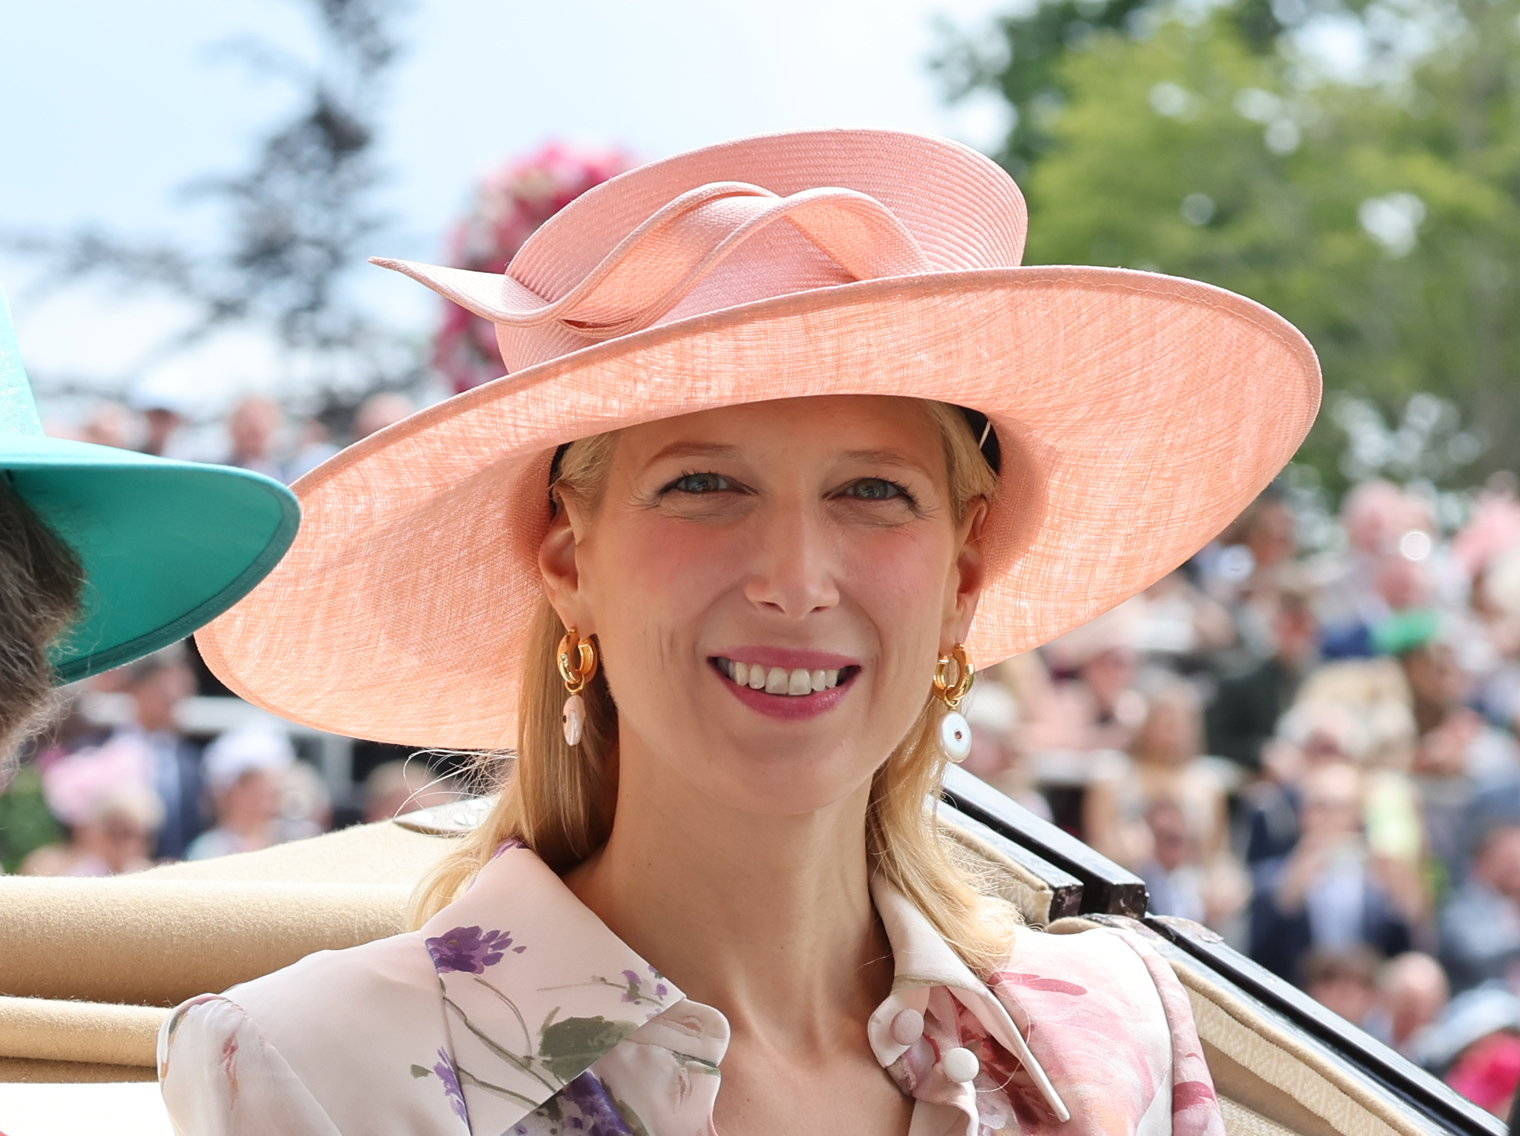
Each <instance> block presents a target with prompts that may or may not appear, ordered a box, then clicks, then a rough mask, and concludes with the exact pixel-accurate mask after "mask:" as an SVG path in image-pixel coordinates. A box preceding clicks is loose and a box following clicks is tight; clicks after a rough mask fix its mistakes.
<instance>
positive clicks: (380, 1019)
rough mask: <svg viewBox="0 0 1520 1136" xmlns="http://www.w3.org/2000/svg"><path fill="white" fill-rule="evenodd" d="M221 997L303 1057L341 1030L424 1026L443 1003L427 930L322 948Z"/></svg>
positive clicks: (267, 1034) (293, 1055)
mask: <svg viewBox="0 0 1520 1136" xmlns="http://www.w3.org/2000/svg"><path fill="white" fill-rule="evenodd" d="M218 997H219V998H221V999H222V1000H225V1001H227V1002H231V1003H233V1004H235V1005H236V1006H237V1007H238V1008H239V1009H240V1010H241V1011H242V1013H243V1014H245V1015H247V1017H248V1018H249V1019H251V1020H252V1021H253V1022H254V1023H255V1024H256V1025H257V1026H258V1029H259V1032H260V1034H261V1035H262V1036H263V1037H264V1038H265V1039H266V1040H267V1041H268V1042H269V1043H270V1044H272V1045H274V1046H275V1047H276V1048H277V1049H279V1050H280V1052H282V1053H284V1054H286V1055H287V1057H291V1058H299V1057H300V1055H301V1054H302V1053H304V1052H305V1051H307V1050H308V1049H312V1048H314V1047H316V1048H318V1050H319V1051H322V1052H326V1049H325V1046H326V1043H327V1042H328V1041H330V1040H331V1035H332V1033H333V1032H336V1031H338V1030H342V1031H343V1032H345V1033H350V1032H352V1033H359V1032H361V1031H363V1030H366V1029H376V1028H380V1029H383V1028H385V1027H386V1026H387V1025H388V1024H390V1023H393V1022H398V1021H404V1020H407V1019H412V1020H413V1021H415V1022H416V1024H417V1026H419V1027H420V1026H422V1025H423V1024H424V1022H425V1021H426V1018H425V1017H420V1016H418V1014H419V1011H421V1010H424V1009H429V1008H434V1007H436V1006H437V1003H438V981H437V974H436V972H435V971H434V970H433V965H432V961H431V959H430V958H429V957H428V953H427V950H426V948H425V947H424V945H423V941H422V936H421V933H420V932H417V931H408V932H404V933H402V934H399V935H391V936H389V937H387V938H384V939H376V940H374V941H372V942H368V943H361V944H360V945H358V946H355V947H346V948H344V949H342V950H323V951H316V952H314V953H313V954H309V955H307V956H306V957H305V958H302V959H298V960H297V961H296V962H293V963H291V964H290V965H289V966H285V967H281V968H280V969H279V970H276V971H273V972H271V973H269V974H266V975H263V976H262V977H259V978H255V979H252V980H250V981H248V982H240V983H238V984H237V985H235V986H231V987H228V988H227V989H226V990H224V991H223V992H222V993H221V994H220V995H219V996H218ZM191 1001H192V1002H194V1001H195V1000H194V999H191ZM202 1004H204V1003H202ZM180 1008H183V1007H180ZM178 1009H179V1008H177V1010H176V1012H178Z"/></svg>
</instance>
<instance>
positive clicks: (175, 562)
mask: <svg viewBox="0 0 1520 1136" xmlns="http://www.w3.org/2000/svg"><path fill="white" fill-rule="evenodd" d="M0 471H6V472H8V473H9V476H10V481H11V485H12V488H13V489H14V490H15V491H16V492H17V493H18V494H19V496H20V497H21V499H22V500H23V501H24V502H25V503H26V504H27V506H28V507H29V508H30V509H31V510H32V511H33V512H35V513H37V514H38V515H39V516H40V517H41V518H42V519H43V520H44V521H46V522H47V524H48V525H50V526H51V527H52V529H53V530H54V531H55V532H56V533H57V534H58V535H59V536H60V537H61V538H62V539H63V540H64V541H66V542H67V543H68V544H69V546H70V547H72V548H73V549H74V552H75V554H76V555H77V556H78V557H79V560H80V564H81V566H82V567H83V569H84V577H85V582H84V591H83V596H82V599H83V604H82V611H81V614H80V617H79V619H78V620H76V621H75V623H74V624H73V626H72V627H71V628H70V630H69V631H68V633H67V634H66V635H65V636H64V637H63V638H62V640H61V641H60V642H59V643H58V644H57V645H56V646H55V648H54V650H53V651H52V654H51V660H52V663H53V668H54V671H55V673H56V675H57V678H58V681H60V682H74V681H76V680H78V679H81V678H85V677H87V676H89V675H92V674H95V673H97V672H99V671H103V670H109V669H110V668H111V667H115V666H120V665H121V664H123V663H127V662H130V661H132V660H133V659H135V658H138V657H139V656H142V655H146V654H148V653H149V652H151V651H155V650H157V649H158V648H160V647H163V646H166V645H168V644H170V643H173V642H174V641H175V640H177V639H183V638H184V637H185V636H187V635H189V634H190V633H191V632H192V631H194V630H195V629H196V628H197V627H199V626H201V624H203V623H205V622H206V621H207V620H209V619H212V618H213V617H215V616H217V615H220V614H221V613H222V612H223V611H225V610H226V609H227V608H228V607H230V606H231V605H232V604H234V603H236V602H237V601H238V600H240V599H242V598H243V596H245V595H246V594H247V593H248V592H249V590H250V589H252V588H253V586H254V585H255V584H257V583H258V582H259V581H260V580H261V579H263V577H264V576H265V575H266V574H267V573H268V572H269V570H270V569H271V568H272V567H274V565H275V563H276V562H277V561H278V560H279V559H280V556H281V555H282V554H283V553H284V552H285V550H286V549H287V548H288V547H289V546H290V543H291V541H292V540H293V539H294V537H295V533H296V528H297V524H298V520H299V517H300V507H299V505H298V504H297V501H296V498H295V495H294V494H293V493H291V492H290V490H288V489H286V488H285V487H284V486H283V485H281V484H279V483H278V482H276V481H273V480H271V479H270V478H267V477H264V476H263V475H261V474H257V473H253V472H250V471H248V470H241V469H231V468H228V467H225V466H216V465H201V464H197V463H193V462H182V461H173V460H170V459H166V458H157V457H152V456H150V455H147V454H139V453H134V452H132V451H130V450H119V449H115V448H113V447H110V446H97V445H92V444H90V443H88V442H76V441H71V440H68V439H63V438H49V437H46V436H43V435H8V436H6V437H4V438H0Z"/></svg>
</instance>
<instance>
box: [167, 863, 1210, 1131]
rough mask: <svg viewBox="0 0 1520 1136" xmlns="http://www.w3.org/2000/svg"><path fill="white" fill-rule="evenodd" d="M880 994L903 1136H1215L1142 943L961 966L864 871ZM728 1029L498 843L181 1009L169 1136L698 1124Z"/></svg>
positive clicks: (1119, 940) (699, 1127) (1161, 981)
mask: <svg viewBox="0 0 1520 1136" xmlns="http://www.w3.org/2000/svg"><path fill="white" fill-rule="evenodd" d="M871 891H872V898H873V901H874V903H875V905H876V910H877V912H878V914H879V915H880V917H881V921H882V925H883V927H884V929H885V931H886V933H887V936H888V939H889V940H890V942H891V945H892V953H893V959H894V964H895V977H894V980H893V984H892V992H891V994H890V995H889V996H888V997H887V999H886V1000H885V1001H884V1002H882V1004H881V1005H880V1006H879V1007H877V1009H876V1011H875V1012H874V1013H873V1014H872V1015H871V1017H870V1019H869V1021H867V1022H866V1023H864V1028H865V1030H866V1034H867V1037H868V1039H869V1042H870V1046H871V1049H872V1051H873V1052H874V1053H875V1055H876V1058H877V1060H878V1061H880V1062H881V1065H882V1067H883V1068H884V1069H885V1070H886V1071H887V1072H888V1073H889V1074H890V1075H891V1077H892V1079H893V1080H894V1081H895V1082H896V1083H897V1085H898V1086H899V1087H900V1088H901V1090H902V1091H903V1092H904V1093H905V1094H908V1095H909V1096H911V1097H913V1098H914V1101H915V1103H914V1108H913V1120H912V1125H911V1128H910V1136H993V1134H995V1133H1006V1134H1013V1133H1029V1134H1043V1133H1072V1134H1077V1133H1081V1134H1084V1136H1086V1134H1091V1136H1097V1134H1100V1133H1101V1134H1105V1136H1120V1134H1129V1133H1139V1134H1143V1136H1155V1134H1162V1133H1175V1134H1176V1136H1223V1133H1224V1125H1223V1121H1222V1120H1221V1117H1220V1113H1219V1106H1218V1102H1217V1101H1216V1099H1215V1097H1214V1090H1213V1085H1212V1082H1211V1080H1210V1077H1209V1071H1208V1068H1207V1067H1206V1065H1205V1064H1204V1059H1203V1056H1202V1053H1201V1047H1200V1044H1199V1041H1198V1036H1197V1033H1196V1030H1195V1027H1194V1024H1193V1017H1192V1011H1191V1009H1190V1007H1189V1004H1188V1000H1187V995H1186V994H1185V993H1184V991H1183V989H1182V986H1181V984H1180V983H1179V982H1178V981H1177V979H1176V977H1175V976H1174V975H1173V974H1172V972H1171V969H1170V967H1169V966H1168V965H1167V964H1166V962H1165V961H1164V960H1162V959H1161V958H1160V957H1159V956H1158V955H1157V954H1156V953H1155V952H1154V950H1153V948H1152V947H1151V946H1150V944H1148V943H1147V942H1145V941H1144V940H1142V939H1140V938H1138V937H1137V936H1135V935H1132V934H1130V933H1126V932H1121V931H1117V930H1114V929H1111V928H1099V929H1093V930H1089V931H1084V932H1082V933H1080V934H1076V935H1048V934H1044V933H1042V932H1040V931H1036V930H1034V929H1020V930H1019V931H1018V932H1017V935H1016V937H1015V940H1014V942H1013V945H1012V949H1011V951H1010V954H1009V958H1008V962H1007V964H1006V966H1005V967H1004V968H1003V969H1000V970H998V971H997V972H996V973H994V974H992V975H991V976H990V977H989V978H988V979H987V980H986V981H983V980H981V979H979V978H977V977H976V976H975V975H974V974H973V973H972V972H971V970H970V969H969V968H968V967H967V966H966V964H965V963H964V962H962V961H961V960H960V958H959V956H957V955H956V954H955V952H954V951H952V950H951V949H950V947H949V946H948V945H947V944H946V943H945V941H944V940H943V939H942V938H941V937H940V936H939V934H938V933H937V932H936V931H935V930H934V928H933V925H932V924H931V923H930V922H929V920H928V919H927V917H925V916H924V915H923V913H922V912H920V911H919V910H918V909H917V908H915V907H914V906H913V905H912V904H911V903H909V902H908V900H907V899H905V898H904V897H903V896H902V895H901V894H900V893H898V892H897V891H896V890H895V889H893V888H891V887H890V886H888V885H887V884H885V883H884V882H883V881H881V880H880V879H876V880H873V881H872V885H871ZM727 1045H728V1023H727V1021H726V1020H725V1018H724V1017H723V1015H722V1014H721V1013H720V1012H719V1011H717V1010H715V1009H713V1008H712V1007H711V1006H706V1005H702V1004H701V1003H698V1002H694V1001H692V1000H691V999H689V998H687V997H686V996H685V995H684V994H682V993H681V991H680V990H679V989H678V988H677V987H676V986H675V984H674V983H672V982H671V981H670V980H669V979H667V978H665V977H663V976H662V975H660V974H659V973H657V972H656V971H655V970H654V968H653V967H651V966H650V965H649V964H648V963H646V962H644V960H643V959H641V958H639V957H638V955H636V954H634V952H633V951H632V950H630V949H629V948H628V946H627V945H625V944H624V943H623V942H622V941H621V940H620V939H618V938H617V937H616V936H615V935H614V934H613V933H612V932H611V931H610V930H609V929H608V928H607V926H606V925H605V924H603V923H602V922H601V920H600V919H598V918H597V916H596V915H595V914H593V913H592V912H591V911H590V909H588V908H587V907H586V906H585V905H583V904H582V903H581V902H580V901H579V900H578V899H577V898H576V897H575V895H574V893H573V892H571V891H570V889H569V888H567V887H566V886H565V885H564V883H563V882H562V881H561V880H560V879H559V877H558V876H557V875H555V873H554V872H553V871H551V870H550V869H549V867H548V866H547V865H545V864H544V863H543V861H542V860H540V859H539V858H538V857H537V856H536V855H535V854H534V853H533V852H531V851H530V850H528V849H527V848H525V847H523V846H522V845H521V844H519V843H516V842H508V843H507V844H504V845H503V846H502V848H501V849H500V850H498V852H497V854H496V855H495V856H494V857H493V858H492V860H491V861H490V862H489V863H488V864H486V865H485V866H484V867H483V868H482V869H481V871H480V873H479V875H478V876H477V877H476V879H475V881H474V882H473V883H472V884H471V886H470V888H469V889H468V890H467V891H466V892H465V893H464V894H463V895H462V896H460V897H459V898H458V899H457V900H455V902H453V903H452V904H450V905H449V906H447V907H445V908H443V909H442V910H441V911H439V912H438V913H437V914H436V915H435V916H433V918H432V919H430V920H428V922H427V924H426V925H425V926H423V927H422V928H421V929H420V930H417V931H411V932H406V933H404V934H400V935H393V936H391V937H389V938H386V939H380V940H377V941H375V942H372V943H366V944H363V945H361V946H357V947H350V948H348V949H347V950H341V951H318V952H317V953H315V954H312V955H309V956H307V957H306V958H304V959H301V960H300V961H299V962H296V963H294V964H293V965H291V966H288V967H285V968H284V969H283V970H278V971H276V972H274V973H273V974H269V975H266V976H264V977H262V978H257V979H254V980H253V981H251V982H244V983H240V984H239V985H237V986H234V987H232V988H231V989H229V990H227V991H226V992H225V993H223V994H201V995H197V996H196V997H194V998H190V999H188V1000H187V1001H185V1002H183V1003H181V1004H180V1005H179V1006H178V1007H176V1008H175V1010H174V1012H173V1013H172V1014H171V1015H170V1017H169V1019H168V1020H167V1021H166V1022H165V1023H164V1026H163V1028H162V1030H161V1031H160V1033H159V1037H158V1076H159V1081H160V1083H161V1088H162V1091H163V1096H164V1100H165V1102H166V1103H167V1105H168V1110H169V1114H170V1116H171V1118H172V1119H173V1122H174V1128H175V1131H176V1132H178V1133H180V1134H181V1136H231V1134H240V1136H241V1134H252V1133H280V1134H282V1136H340V1134H345V1136H352V1134H357V1133H364V1134H366V1136H402V1134H406V1136H466V1134H470V1136H560V1134H564V1136H570V1134H577V1136H713V1133H714V1128H713V1121H712V1112H713V1102H714V1100H715V1099H716V1097H717V1093H718V1088H719V1084H720V1080H721V1066H722V1062H723V1054H724V1050H725V1049H726V1048H727Z"/></svg>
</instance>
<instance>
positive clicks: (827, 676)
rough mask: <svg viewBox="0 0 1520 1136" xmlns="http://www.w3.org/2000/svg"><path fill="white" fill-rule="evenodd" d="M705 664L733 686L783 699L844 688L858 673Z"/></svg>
mask: <svg viewBox="0 0 1520 1136" xmlns="http://www.w3.org/2000/svg"><path fill="white" fill-rule="evenodd" d="M708 662H709V663H710V664H711V665H712V667H713V669H714V670H716V671H717V672H718V673H719V674H720V675H722V676H723V677H724V678H725V679H727V680H728V681H729V682H731V683H733V684H734V685H735V686H743V687H748V688H749V689H750V690H757V691H762V692H764V693H765V694H775V695H779V696H781V697H783V698H805V697H807V696H808V695H811V694H819V693H822V692H823V691H825V690H833V689H834V688H835V687H836V686H843V685H844V684H845V683H847V682H849V681H850V679H852V678H854V677H855V675H856V674H857V673H859V671H860V668H859V667H853V666H852V667H842V668H840V669H838V670H805V669H803V668H801V667H790V668H789V667H766V666H761V665H760V664H759V663H736V662H734V660H732V659H725V658H722V657H721V656H720V657H717V658H712V659H708Z"/></svg>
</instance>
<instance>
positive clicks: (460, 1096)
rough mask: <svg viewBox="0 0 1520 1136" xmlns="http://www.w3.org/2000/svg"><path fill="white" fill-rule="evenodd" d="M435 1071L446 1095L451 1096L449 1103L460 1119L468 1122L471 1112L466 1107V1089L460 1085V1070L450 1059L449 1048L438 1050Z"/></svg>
mask: <svg viewBox="0 0 1520 1136" xmlns="http://www.w3.org/2000/svg"><path fill="white" fill-rule="evenodd" d="M433 1072H434V1073H436V1074H437V1075H438V1079H439V1080H440V1081H442V1082H443V1092H444V1095H445V1096H447V1097H448V1098H449V1105H450V1106H451V1107H452V1108H453V1109H454V1112H455V1113H456V1114H457V1115H458V1117H459V1119H460V1120H462V1121H464V1122H465V1123H466V1124H468V1123H469V1122H470V1114H469V1113H468V1112H467V1111H466V1110H465V1107H464V1090H463V1089H461V1088H460V1087H459V1072H458V1070H456V1069H455V1068H454V1063H453V1062H452V1061H450V1060H449V1054H448V1051H447V1050H444V1049H440V1050H439V1051H438V1064H436V1065H434V1066H433Z"/></svg>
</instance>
